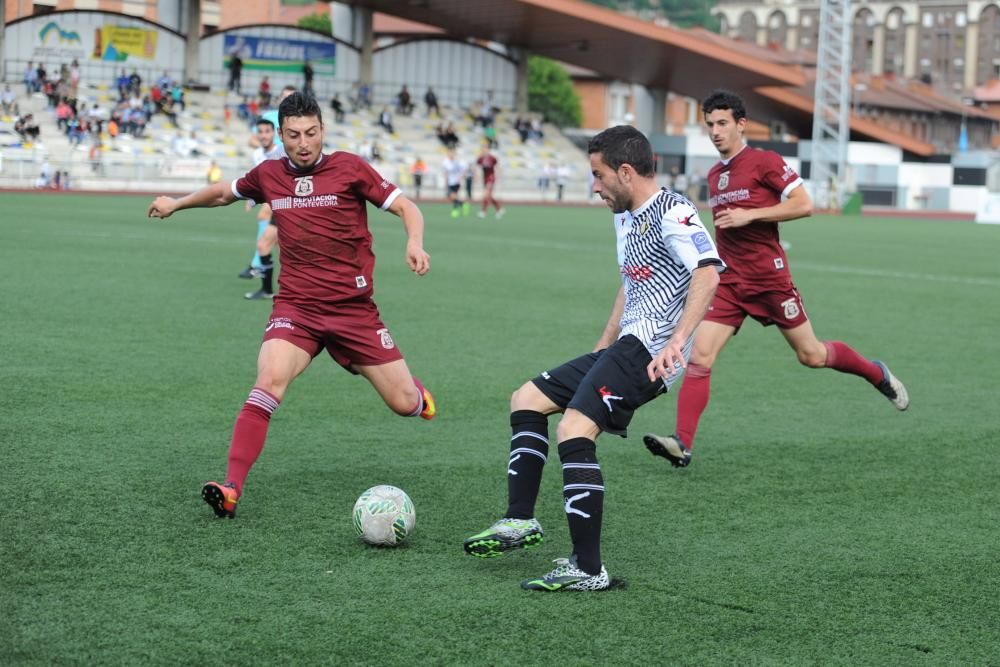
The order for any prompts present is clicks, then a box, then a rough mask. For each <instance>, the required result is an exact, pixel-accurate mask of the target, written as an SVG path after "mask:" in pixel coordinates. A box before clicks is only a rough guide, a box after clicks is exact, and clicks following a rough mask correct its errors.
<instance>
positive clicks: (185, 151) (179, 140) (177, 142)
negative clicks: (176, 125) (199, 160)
mask: <svg viewBox="0 0 1000 667" xmlns="http://www.w3.org/2000/svg"><path fill="white" fill-rule="evenodd" d="M191 134H192V135H194V132H191ZM194 147H195V142H193V141H192V140H190V139H188V138H187V137H185V136H184V133H183V132H182V131H181V130H177V134H176V135H175V136H174V140H173V141H172V142H171V145H170V149H171V150H172V151H173V153H174V155H176V156H177V157H182V158H188V157H191V156H192V155H193V154H194Z"/></svg>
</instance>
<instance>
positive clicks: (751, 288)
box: [705, 283, 809, 331]
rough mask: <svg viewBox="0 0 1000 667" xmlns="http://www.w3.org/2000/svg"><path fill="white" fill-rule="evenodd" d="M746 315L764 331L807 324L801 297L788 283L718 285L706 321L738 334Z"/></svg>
mask: <svg viewBox="0 0 1000 667" xmlns="http://www.w3.org/2000/svg"><path fill="white" fill-rule="evenodd" d="M748 315H749V316H750V317H752V318H754V319H755V320H757V321H758V322H760V323H761V324H763V325H764V326H765V327H766V326H770V325H772V324H776V325H778V327H779V328H781V329H794V328H795V327H797V326H799V325H800V324H805V323H806V322H808V321H809V318H808V317H807V316H806V309H805V306H803V305H802V297H801V296H800V295H799V292H798V290H797V289H795V285H792V284H791V283H788V284H785V285H774V286H771V285H747V284H746V283H721V284H720V285H719V287H718V288H717V289H716V290H715V298H713V299H712V305H711V306H709V307H708V313H706V314H705V319H706V320H708V321H709V322H718V323H719V324H728V325H729V326H731V327H736V330H737V331H738V330H739V328H740V325H742V324H743V320H744V319H746V317H747V316H748Z"/></svg>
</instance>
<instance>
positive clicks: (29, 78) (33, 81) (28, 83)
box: [24, 60, 40, 95]
mask: <svg viewBox="0 0 1000 667" xmlns="http://www.w3.org/2000/svg"><path fill="white" fill-rule="evenodd" d="M39 88H40V86H39V85H38V70H37V69H35V67H34V65H33V64H32V62H31V61H30V60H29V61H28V67H27V69H25V70H24V92H25V94H26V95H31V94H32V93H37V92H38V90H39Z"/></svg>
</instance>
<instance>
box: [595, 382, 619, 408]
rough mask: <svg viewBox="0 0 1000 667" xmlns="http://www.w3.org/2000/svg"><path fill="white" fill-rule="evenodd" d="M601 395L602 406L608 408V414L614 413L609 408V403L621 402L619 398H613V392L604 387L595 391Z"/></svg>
mask: <svg viewBox="0 0 1000 667" xmlns="http://www.w3.org/2000/svg"><path fill="white" fill-rule="evenodd" d="M597 391H598V392H599V393H600V394H601V400H602V401H604V405H606V406H608V412H614V409H613V408H612V407H611V401H620V400H622V397H621V396H615V395H614V392H613V391H612V390H611V389H608V387H607V386H606V385H605V386H603V387H601V388H600V389H598V390H597Z"/></svg>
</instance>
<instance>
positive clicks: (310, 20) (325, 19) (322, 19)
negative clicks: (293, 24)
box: [298, 13, 333, 35]
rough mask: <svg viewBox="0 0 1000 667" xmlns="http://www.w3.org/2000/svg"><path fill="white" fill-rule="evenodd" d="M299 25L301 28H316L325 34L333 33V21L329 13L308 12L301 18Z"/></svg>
mask: <svg viewBox="0 0 1000 667" xmlns="http://www.w3.org/2000/svg"><path fill="white" fill-rule="evenodd" d="M298 25H299V27H300V28H306V29H308V30H316V31H318V32H321V33H323V34H325V35H332V34H333V22H332V21H331V20H330V15H329V14H321V13H316V14H307V15H305V16H303V17H302V18H300V19H299V23H298Z"/></svg>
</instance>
